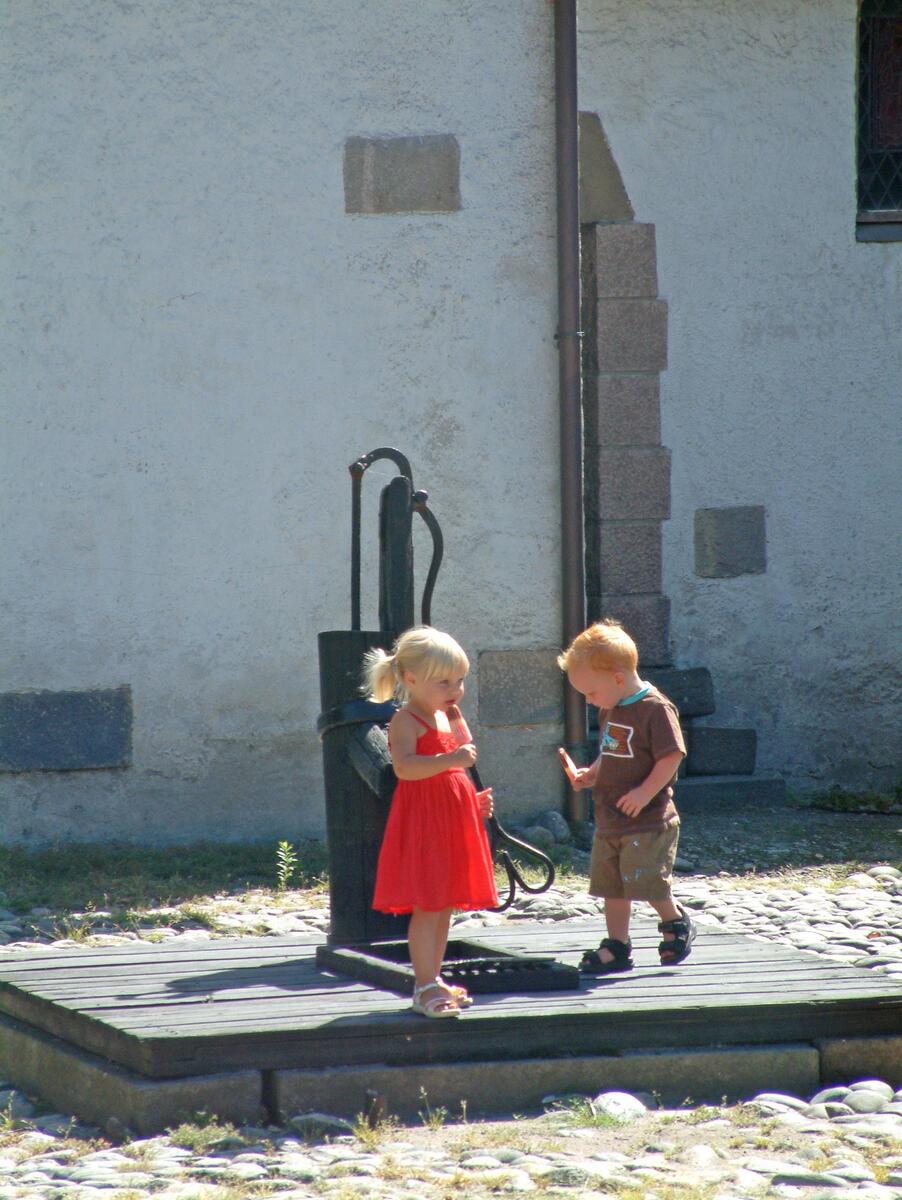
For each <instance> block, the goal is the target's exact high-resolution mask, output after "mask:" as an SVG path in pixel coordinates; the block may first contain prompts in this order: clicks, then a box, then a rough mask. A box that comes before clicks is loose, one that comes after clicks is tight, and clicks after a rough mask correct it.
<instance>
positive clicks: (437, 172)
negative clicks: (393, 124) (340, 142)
mask: <svg viewBox="0 0 902 1200" xmlns="http://www.w3.org/2000/svg"><path fill="white" fill-rule="evenodd" d="M344 186H345V212H349V213H411V212H456V211H457V209H459V208H460V146H459V145H458V142H457V138H456V137H454V135H453V134H450V133H442V134H429V135H424V136H421V137H394V138H367V137H350V138H348V139H347V141H346V142H345V153H344Z"/></svg>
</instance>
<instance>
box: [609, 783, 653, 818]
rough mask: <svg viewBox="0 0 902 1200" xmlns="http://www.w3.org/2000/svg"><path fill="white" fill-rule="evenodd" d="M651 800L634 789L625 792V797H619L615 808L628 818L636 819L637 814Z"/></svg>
mask: <svg viewBox="0 0 902 1200" xmlns="http://www.w3.org/2000/svg"><path fill="white" fill-rule="evenodd" d="M650 800H651V796H646V795H644V794H643V793H642V792H640V791H639V789H638V788H634V789H633V791H631V792H627V793H626V795H625V796H621V797H620V799H619V800H618V801H617V807H618V808H619V809H620V811H621V812H622V813H626V815H627V816H628V817H638V815H639V813H640V812H641V811H642V809H643V808H645V806H646V805H647V804H648V802H649V801H650Z"/></svg>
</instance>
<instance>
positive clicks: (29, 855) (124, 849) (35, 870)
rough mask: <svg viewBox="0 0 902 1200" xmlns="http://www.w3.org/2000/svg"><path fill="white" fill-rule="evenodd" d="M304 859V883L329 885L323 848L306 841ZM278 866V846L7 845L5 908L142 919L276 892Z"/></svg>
mask: <svg viewBox="0 0 902 1200" xmlns="http://www.w3.org/2000/svg"><path fill="white" fill-rule="evenodd" d="M297 854H298V864H297V867H296V869H295V882H296V883H297V885H298V886H302V887H315V886H322V884H323V880H324V878H325V875H326V865H327V860H326V850H325V846H324V845H323V843H321V842H317V841H309V842H303V843H301V844H300V845H299V846H298V848H297ZM272 864H273V845H272V843H271V842H259V843H256V842H255V843H250V844H235V843H216V842H199V843H197V844H195V845H193V846H165V847H161V846H133V845H122V844H119V843H110V844H105V845H98V844H96V843H84V844H75V845H69V846H64V847H56V848H53V849H47V850H29V849H27V848H25V847H19V846H0V892H2V893H3V894H4V896H5V899H4V901H3V903H4V905H5V906H8V907H9V908H12V909H14V910H15V911H18V912H25V911H27V910H28V909H30V908H34V907H36V906H39V905H40V906H42V907H45V908H52V909H54V910H56V911H58V912H76V911H82V910H89V909H91V908H100V909H110V908H113V907H116V908H119V909H129V908H130V909H133V910H138V913H139V914H140V910H141V909H144V908H152V907H156V906H169V905H178V904H185V903H190V902H191V901H193V900H196V899H199V898H201V897H204V896H210V895H213V894H216V893H219V894H225V895H234V894H239V893H241V892H245V891H247V890H248V889H250V888H253V887H262V888H267V889H272V885H273V866H272ZM273 890H274V889H273ZM142 919H143V918H142Z"/></svg>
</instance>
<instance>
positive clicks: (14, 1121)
mask: <svg viewBox="0 0 902 1200" xmlns="http://www.w3.org/2000/svg"><path fill="white" fill-rule="evenodd" d="M21 1124H22V1123H21V1122H20V1121H19V1120H18V1118H17V1117H14V1116H13V1102H12V1100H10V1101H9V1103H8V1104H7V1106H6V1108H0V1133H11V1132H12V1131H13V1130H15V1129H19V1128H20V1126H21Z"/></svg>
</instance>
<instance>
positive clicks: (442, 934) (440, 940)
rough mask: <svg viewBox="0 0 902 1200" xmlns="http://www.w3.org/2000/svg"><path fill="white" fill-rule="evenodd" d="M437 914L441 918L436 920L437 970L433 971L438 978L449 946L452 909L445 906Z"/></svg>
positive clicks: (435, 961) (434, 960)
mask: <svg viewBox="0 0 902 1200" xmlns="http://www.w3.org/2000/svg"><path fill="white" fill-rule="evenodd" d="M436 915H437V916H438V918H439V920H438V921H437V922H436V927H435V947H434V951H433V960H432V961H433V963H434V965H435V970H434V971H433V972H432V978H433V979H437V978H438V976H439V974H440V972H441V969H442V962H443V961H444V958H445V951H446V950H447V948H448V934H449V933H450V932H451V909H450V908H443V909H442V910H441V912H440V913H437V914H436Z"/></svg>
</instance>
